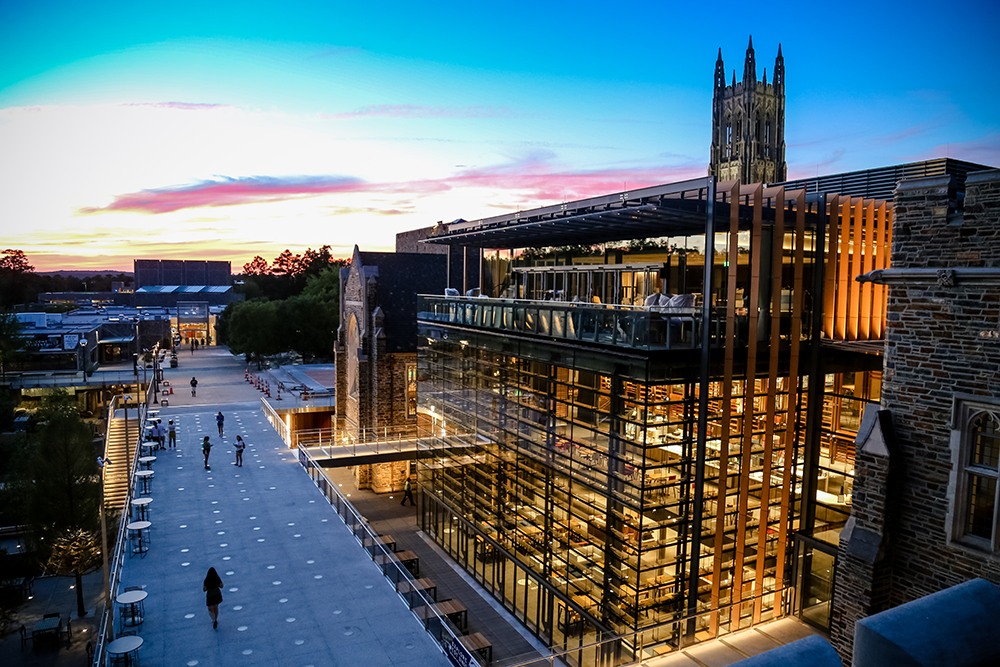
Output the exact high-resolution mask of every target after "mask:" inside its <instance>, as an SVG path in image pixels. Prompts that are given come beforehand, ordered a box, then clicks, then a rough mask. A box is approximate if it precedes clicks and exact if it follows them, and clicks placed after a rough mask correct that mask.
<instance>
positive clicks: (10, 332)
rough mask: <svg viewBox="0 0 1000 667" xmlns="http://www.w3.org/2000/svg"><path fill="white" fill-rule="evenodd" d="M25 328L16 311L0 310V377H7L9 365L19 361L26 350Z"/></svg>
mask: <svg viewBox="0 0 1000 667" xmlns="http://www.w3.org/2000/svg"><path fill="white" fill-rule="evenodd" d="M23 328H24V326H23V325H22V324H21V322H19V321H18V319H17V317H16V316H15V315H14V313H11V312H8V311H5V310H0V379H4V380H5V379H6V378H7V366H9V365H10V364H11V363H13V362H15V361H17V360H18V359H19V358H20V357H21V355H22V354H23V352H24V343H25V341H24V338H22V337H21V330H22V329H23Z"/></svg>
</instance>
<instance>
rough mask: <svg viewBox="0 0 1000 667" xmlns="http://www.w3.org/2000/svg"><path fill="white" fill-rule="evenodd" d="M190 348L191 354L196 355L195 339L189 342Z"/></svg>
mask: <svg viewBox="0 0 1000 667" xmlns="http://www.w3.org/2000/svg"><path fill="white" fill-rule="evenodd" d="M188 347H190V348H191V354H194V339H193V338H192V339H191V340H189V341H188Z"/></svg>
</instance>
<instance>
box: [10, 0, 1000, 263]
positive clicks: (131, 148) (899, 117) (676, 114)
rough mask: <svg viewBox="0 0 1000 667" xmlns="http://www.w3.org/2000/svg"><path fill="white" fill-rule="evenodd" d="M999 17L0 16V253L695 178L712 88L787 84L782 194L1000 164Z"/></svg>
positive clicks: (175, 6)
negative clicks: (828, 177)
mask: <svg viewBox="0 0 1000 667" xmlns="http://www.w3.org/2000/svg"><path fill="white" fill-rule="evenodd" d="M998 18H1000V3H997V2H995V0H994V1H993V2H961V1H960V2H953V3H949V4H947V5H941V4H940V3H909V4H907V5H906V6H905V7H903V6H902V5H899V4H896V3H879V2H869V3H839V4H837V5H831V6H819V5H817V6H809V5H807V4H806V3H775V4H770V5H761V4H756V3H755V4H735V3H725V2H723V3H717V4H714V5H711V6H708V5H704V4H702V5H696V3H684V4H677V5H674V4H673V3H638V2H631V3H618V4H611V3H587V2H583V3H581V2H574V3H568V2H567V3H547V2H535V3H521V2H515V3H505V4H503V5H496V6H493V5H477V4H475V3H431V4H430V5H426V4H425V5H423V6H418V5H417V4H416V3H375V4H362V3H346V2H326V3H318V2H296V1H292V2H282V3H271V2H269V3H260V2H240V3H224V2H216V3H207V4H202V3H188V2H175V3H170V4H169V5H168V4H162V5H157V6H153V5H150V4H147V3H135V2H132V3H115V2H102V3H97V5H96V6H94V5H92V4H89V3H80V2H45V1H44V0H43V1H40V2H4V3H2V4H0V152H2V154H3V155H4V157H3V158H2V159H0V244H2V245H3V246H4V247H17V248H21V249H22V250H24V251H25V252H26V253H27V254H28V257H29V260H31V261H32V263H33V264H35V266H36V268H38V269H46V270H47V269H57V268H94V269H125V270H128V269H130V268H131V265H132V259H133V258H134V257H153V258H185V257H187V258H214V259H228V260H231V261H232V262H233V264H234V268H237V267H239V266H242V264H243V263H245V262H247V261H249V260H250V259H252V257H253V256H254V255H256V254H260V255H262V256H264V257H265V258H267V259H271V258H273V257H274V256H276V255H277V254H278V253H279V252H280V251H281V250H283V249H285V248H291V249H292V250H293V252H301V251H302V250H304V249H305V248H306V247H307V246H311V247H313V248H315V247H318V246H320V245H323V244H329V245H331V246H333V247H334V251H335V253H336V254H338V255H342V256H347V255H349V254H350V249H351V248H352V247H353V245H354V244H355V243H357V244H359V245H360V246H361V247H362V248H365V249H372V250H376V249H391V248H392V247H393V243H394V236H395V234H396V233H397V232H399V231H402V230H406V229H413V228H416V227H421V226H428V225H431V224H434V223H435V222H437V221H439V220H452V219H455V218H460V217H461V218H465V219H475V218H479V217H485V216H489V215H495V214H498V213H502V212H506V211H511V210H516V209H518V208H521V209H524V208H530V207H533V206H538V205H544V204H551V203H554V202H557V201H559V200H569V199H576V198H579V197H584V196H589V195H594V194H600V193H604V192H611V191H617V190H621V189H627V188H634V187H639V186H643V185H652V184H656V183H663V182H670V181H674V180H681V179H683V178H690V177H696V176H701V175H704V173H705V169H706V166H707V160H708V149H709V142H710V135H709V133H710V121H711V96H712V75H713V70H714V65H715V58H716V55H717V53H718V49H719V48H720V47H721V48H722V51H723V57H724V59H725V65H726V69H727V72H728V74H727V78H728V77H731V75H732V74H731V73H732V71H733V70H734V69H735V70H736V71H737V74H738V78H739V77H740V76H741V75H742V71H743V60H744V54H745V50H746V46H747V39H748V37H749V35H751V34H752V35H753V41H754V47H755V52H756V61H757V69H758V77H759V76H760V75H762V74H763V70H764V68H765V67H766V68H767V70H768V79H769V80H770V78H771V76H772V74H773V65H774V56H775V55H776V52H777V48H778V44H779V43H781V45H782V51H783V55H784V57H785V66H786V89H787V95H788V97H787V101H786V132H785V140H786V144H787V155H786V157H787V161H788V170H789V177H799V176H808V175H815V174H817V173H818V174H824V173H835V172H840V171H849V170H855V169H865V168H873V167H878V166H883V165H887V164H894V163H899V162H906V161H913V160H920V159H926V158H931V157H943V156H950V157H955V158H960V159H966V160H970V161H974V162H981V163H985V164H992V165H1000V114H998V113H997V112H996V109H997V108H1000V105H998V102H1000V100H998V96H1000V94H998V92H997V87H996V86H993V85H990V83H989V81H988V79H989V77H990V73H991V72H992V70H993V69H995V67H996V66H997V65H998V64H1000V40H998V39H997V38H996V34H995V33H996V26H997V25H998V24H1000V21H998Z"/></svg>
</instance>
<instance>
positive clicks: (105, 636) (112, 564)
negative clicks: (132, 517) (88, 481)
mask: <svg viewBox="0 0 1000 667" xmlns="http://www.w3.org/2000/svg"><path fill="white" fill-rule="evenodd" d="M152 394H153V388H152V386H149V387H147V389H146V400H145V401H144V402H143V403H140V404H138V406H137V408H138V410H139V419H138V424H139V428H138V429H137V431H138V432H137V433H136V435H135V442H134V445H135V447H134V454H133V455H132V460H131V461H130V463H129V466H130V470H129V475H128V479H129V482H128V492H127V493H126V494H125V500H124V501H123V503H122V507H121V517H119V520H118V537H117V539H116V540H115V546H114V548H113V549H112V550H111V552H110V554H109V557H108V567H109V571H108V580H107V581H106V582H105V585H106V586H107V588H106V590H105V595H106V597H105V600H104V611H103V612H102V614H101V620H100V623H99V625H98V631H97V638H96V639H95V645H94V661H93V663H92V665H93V667H101V666H102V665H104V664H105V663H106V661H107V651H106V649H107V645H108V643H110V642H111V641H112V640H114V632H115V628H114V625H115V623H114V609H115V604H114V598H115V591H116V590H117V589H118V584H119V583H120V581H121V575H122V567H123V566H124V564H125V549H126V546H127V544H128V530H127V529H126V528H125V526H127V525H128V523H129V510H130V507H131V503H132V498H133V496H134V494H135V483H136V475H135V473H136V471H137V470H138V468H139V456H140V452H141V450H142V447H141V443H142V439H143V434H144V433H145V430H146V423H145V422H146V413H147V412H148V410H149V403H150V401H151V400H152ZM118 398H119V397H118V396H115V397H114V398H113V399H112V400H111V404H110V405H109V407H108V410H109V412H108V428H107V432H106V433H105V435H104V442H105V451H106V448H107V444H106V443H107V442H108V439H109V436H110V434H111V425H112V423H113V422H114V415H115V408H116V406H117V404H118ZM129 439H130V440H131V437H130V438H129ZM126 451H127V450H126ZM110 465H114V462H112V463H111V464H110ZM103 478H104V470H103V469H102V474H101V479H102V484H101V486H102V497H101V506H102V508H103V507H104V497H103V486H104V485H103ZM102 511H104V512H105V513H106V511H107V510H106V509H102ZM102 548H103V547H102Z"/></svg>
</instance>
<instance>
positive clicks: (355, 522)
mask: <svg viewBox="0 0 1000 667" xmlns="http://www.w3.org/2000/svg"><path fill="white" fill-rule="evenodd" d="M298 452H299V463H300V464H302V467H303V468H305V469H306V472H307V473H308V474H309V477H310V479H312V480H313V482H314V483H315V484H316V487H317V488H318V489H319V490H320V491H321V492H322V493H323V495H324V496H325V497H326V499H327V501H328V502H329V503H330V505H331V506H332V507H333V508H334V510H336V512H337V514H338V515H339V516H340V518H341V519H342V520H343V521H344V524H345V525H346V526H347V527H348V528H350V530H351V533H353V534H354V537H355V538H356V539H357V540H358V542H359V543H360V544H361V546H362V547H363V548H365V549H366V550H367V549H369V548H370V549H371V554H372V560H373V561H374V559H375V556H377V555H379V554H382V555H384V556H385V557H386V558H385V561H384V562H385V565H384V566H383V570H382V574H383V576H384V577H385V578H386V579H388V580H389V582H390V583H392V585H393V589H394V590H395V591H397V595H399V596H400V597H403V595H402V594H401V593H399V592H398V591H399V583H400V582H403V581H406V582H410V583H413V582H414V578H413V576H412V575H411V574H410V572H409V570H407V569H406V567H404V566H403V564H402V563H401V562H400V561H399V560H397V559H395V558H393V557H392V553H393V552H392V551H390V550H389V548H388V547H387V546H386V545H385V544H383V543H382V540H380V539H379V535H378V534H377V533H376V532H375V531H374V530H372V529H371V527H370V526H369V525H368V520H367V519H365V517H364V516H362V515H361V513H360V512H358V511H357V510H356V509H355V508H354V506H353V505H352V504H351V503H350V501H348V500H347V497H346V496H344V494H343V493H341V492H340V489H338V488H337V485H336V484H334V483H333V481H332V480H330V478H329V477H327V475H326V473H325V472H324V471H323V468H321V467H320V466H319V465H318V464H317V463H316V461H315V460H314V459H313V458H312V456H311V455H310V453H309V452H308V451H307V450H306V449H305V448H303V447H298ZM409 595H410V596H412V597H415V598H416V599H417V600H418V601H419V602H418V604H416V605H414V604H413V602H412V598H411V599H410V600H407V599H406V598H403V600H404V601H405V602H406V603H407V604H408V605H409V607H410V609H411V611H412V610H413V609H416V608H417V607H420V606H421V604H420V603H422V605H423V606H425V607H426V608H427V614H426V618H423V619H421V618H420V617H419V616H417V614H416V613H415V612H414V616H417V618H418V619H419V620H421V621H422V622H423V623H424V628H425V629H426V630H427V632H428V633H429V634H430V635H431V637H433V638H434V639H435V640H436V641H437V642H438V644H440V645H441V648H442V650H443V651H444V653H445V655H447V656H448V657H449V658H450V659H451V661H452V662H453V663H454V664H456V665H458V664H461V665H481V666H483V667H485V665H486V662H485V661H484V660H483V658H482V657H481V656H479V655H478V654H477V653H473V652H471V651H469V650H468V649H467V648H465V646H463V645H462V643H461V642H460V641H459V639H458V638H459V637H461V636H462V634H461V632H460V631H459V630H458V628H456V627H455V625H454V624H453V623H452V622H451V621H450V620H449V619H448V618H447V617H445V616H443V615H441V614H439V613H438V612H437V611H436V610H435V609H434V607H433V606H432V605H433V604H434V601H433V600H431V599H430V598H428V597H427V596H426V595H425V594H424V592H423V591H422V590H419V588H418V587H417V586H416V585H413V586H410V592H409Z"/></svg>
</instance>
